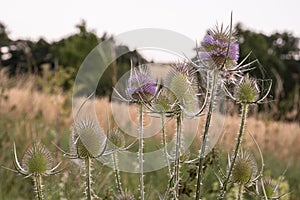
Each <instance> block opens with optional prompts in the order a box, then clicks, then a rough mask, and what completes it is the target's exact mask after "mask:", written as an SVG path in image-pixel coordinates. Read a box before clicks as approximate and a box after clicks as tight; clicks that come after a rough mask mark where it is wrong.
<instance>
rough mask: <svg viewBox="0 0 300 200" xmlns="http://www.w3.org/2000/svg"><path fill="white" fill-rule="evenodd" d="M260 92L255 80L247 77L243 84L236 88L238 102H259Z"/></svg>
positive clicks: (243, 79)
mask: <svg viewBox="0 0 300 200" xmlns="http://www.w3.org/2000/svg"><path fill="white" fill-rule="evenodd" d="M259 92H260V91H259V88H258V86H257V83H256V81H255V79H253V78H250V77H249V76H248V75H247V76H245V77H243V78H242V80H241V82H240V83H239V84H238V85H237V86H236V89H235V98H236V100H237V101H238V102H241V103H247V104H251V103H253V102H256V101H257V100H258V98H259Z"/></svg>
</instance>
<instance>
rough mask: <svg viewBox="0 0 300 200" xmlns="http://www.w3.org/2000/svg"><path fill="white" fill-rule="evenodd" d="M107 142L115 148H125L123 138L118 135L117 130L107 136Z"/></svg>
mask: <svg viewBox="0 0 300 200" xmlns="http://www.w3.org/2000/svg"><path fill="white" fill-rule="evenodd" d="M108 140H109V141H110V142H111V143H113V144H114V145H115V146H116V147H117V148H122V147H124V146H125V138H124V136H123V135H122V134H121V133H120V131H119V129H114V130H113V131H112V133H111V134H109V136H108Z"/></svg>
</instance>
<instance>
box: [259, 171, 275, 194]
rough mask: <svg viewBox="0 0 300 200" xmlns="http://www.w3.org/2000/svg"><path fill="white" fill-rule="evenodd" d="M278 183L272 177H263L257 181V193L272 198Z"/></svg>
mask: <svg viewBox="0 0 300 200" xmlns="http://www.w3.org/2000/svg"><path fill="white" fill-rule="evenodd" d="M276 190H277V189H276V184H275V182H274V181H273V180H272V178H271V177H269V176H268V177H266V178H262V179H261V180H260V181H258V183H257V193H258V195H259V196H261V197H267V198H268V199H272V198H273V197H275V195H276V193H277V192H276Z"/></svg>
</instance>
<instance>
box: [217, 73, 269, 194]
mask: <svg viewBox="0 0 300 200" xmlns="http://www.w3.org/2000/svg"><path fill="white" fill-rule="evenodd" d="M271 87H272V80H268V79H265V80H258V79H255V78H252V77H250V76H249V74H246V75H245V76H244V77H243V78H242V79H241V80H240V82H239V83H238V84H237V85H235V87H234V89H232V91H230V90H229V89H228V88H226V87H224V89H225V91H226V93H227V95H228V96H229V97H230V98H231V99H232V100H233V101H235V102H236V103H238V104H239V105H240V106H241V110H242V111H241V124H240V128H239V132H238V136H237V140H236V144H235V147H234V151H233V155H232V157H231V158H230V161H229V166H228V170H227V173H226V178H225V180H224V181H223V182H222V183H221V189H220V194H219V197H218V199H223V198H224V197H225V193H226V190H227V185H228V182H229V181H230V178H231V176H232V173H233V170H234V166H235V164H236V161H237V157H238V154H239V151H240V146H241V144H242V141H243V135H244V131H245V126H246V119H247V113H248V109H249V106H250V105H254V104H260V103H264V102H265V101H266V99H267V97H268V95H269V93H270V90H271Z"/></svg>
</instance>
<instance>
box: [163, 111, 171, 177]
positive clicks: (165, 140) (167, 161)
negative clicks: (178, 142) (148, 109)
mask: <svg viewBox="0 0 300 200" xmlns="http://www.w3.org/2000/svg"><path fill="white" fill-rule="evenodd" d="M161 126H162V145H163V149H164V155H165V160H166V164H167V168H168V175H169V178H171V177H172V173H171V165H170V160H169V158H168V149H167V139H166V127H165V116H164V114H162V115H161Z"/></svg>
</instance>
